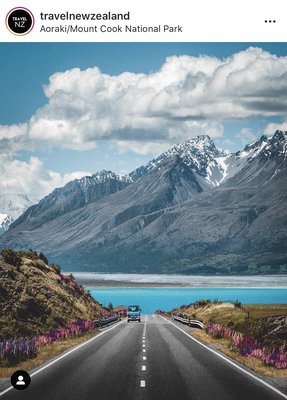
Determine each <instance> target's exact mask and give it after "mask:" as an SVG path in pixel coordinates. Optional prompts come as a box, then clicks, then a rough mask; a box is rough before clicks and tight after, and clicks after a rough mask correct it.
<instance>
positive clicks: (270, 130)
mask: <svg viewBox="0 0 287 400" xmlns="http://www.w3.org/2000/svg"><path fill="white" fill-rule="evenodd" d="M277 130H279V131H287V121H284V122H282V123H281V124H276V123H270V124H268V125H267V126H266V127H265V129H264V133H265V134H266V135H267V136H270V135H273V134H274V132H275V131H277Z"/></svg>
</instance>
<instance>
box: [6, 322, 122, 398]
mask: <svg viewBox="0 0 287 400" xmlns="http://www.w3.org/2000/svg"><path fill="white" fill-rule="evenodd" d="M124 321H125V320H122V321H120V322H119V323H118V324H116V325H114V326H113V327H112V328H109V329H107V330H106V331H103V332H101V333H99V334H98V335H96V336H94V337H92V338H91V339H89V340H87V341H86V342H84V343H81V344H79V346H77V347H75V348H74V349H72V350H70V351H68V352H67V353H65V354H63V355H62V356H60V357H58V358H56V360H53V361H51V362H50V363H49V364H47V365H44V367H42V368H40V369H38V370H37V371H35V372H33V373H32V374H30V376H31V377H32V376H35V375H37V374H39V372H42V371H44V370H45V369H46V368H48V367H50V366H51V365H53V364H55V363H56V362H58V361H60V360H62V358H64V357H67V356H68V355H69V354H71V353H73V352H74V351H76V350H78V349H80V348H81V347H83V346H85V345H86V344H88V343H90V342H92V341H93V340H96V339H98V338H99V337H100V336H102V335H104V334H105V333H107V332H109V331H112V330H113V329H115V328H116V327H118V326H119V325H120V324H121V323H122V322H124ZM11 389H14V387H13V386H10V387H8V388H7V389H6V390H4V391H3V392H1V393H0V396H2V395H3V394H4V393H7V392H9V390H11Z"/></svg>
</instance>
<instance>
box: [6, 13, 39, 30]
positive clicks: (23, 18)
mask: <svg viewBox="0 0 287 400" xmlns="http://www.w3.org/2000/svg"><path fill="white" fill-rule="evenodd" d="M34 23H35V19H34V15H33V14H32V13H31V11H30V10H28V8H25V7H15V8H12V10H10V11H9V12H8V14H7V15H6V26H7V29H8V30H9V31H10V32H11V33H13V34H14V35H17V36H23V35H27V34H28V33H30V32H31V30H32V29H33V27H34Z"/></svg>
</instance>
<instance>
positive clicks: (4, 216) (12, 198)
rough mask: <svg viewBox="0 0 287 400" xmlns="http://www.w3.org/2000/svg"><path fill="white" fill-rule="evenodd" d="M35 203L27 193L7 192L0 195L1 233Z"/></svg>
mask: <svg viewBox="0 0 287 400" xmlns="http://www.w3.org/2000/svg"><path fill="white" fill-rule="evenodd" d="M32 204H33V203H32V202H31V201H30V200H29V199H28V197H27V196H26V195H25V194H20V193H11V194H10V193H6V194H1V195H0V233H3V232H5V231H6V230H7V229H8V227H9V225H10V224H11V223H12V222H13V221H15V220H16V219H17V218H18V217H19V216H20V215H21V214H23V212H24V211H26V210H27V208H28V207H30V206H31V205H32Z"/></svg>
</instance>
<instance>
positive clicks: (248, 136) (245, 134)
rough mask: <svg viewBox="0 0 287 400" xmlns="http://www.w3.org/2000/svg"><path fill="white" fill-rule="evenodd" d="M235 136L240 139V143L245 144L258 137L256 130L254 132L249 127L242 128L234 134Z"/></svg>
mask: <svg viewBox="0 0 287 400" xmlns="http://www.w3.org/2000/svg"><path fill="white" fill-rule="evenodd" d="M273 133H274V131H273ZM236 137H237V138H238V139H241V141H242V143H244V144H246V143H250V142H253V141H254V140H256V139H257V138H258V132H254V131H253V129H251V128H242V129H241V130H240V132H239V133H237V134H236Z"/></svg>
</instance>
